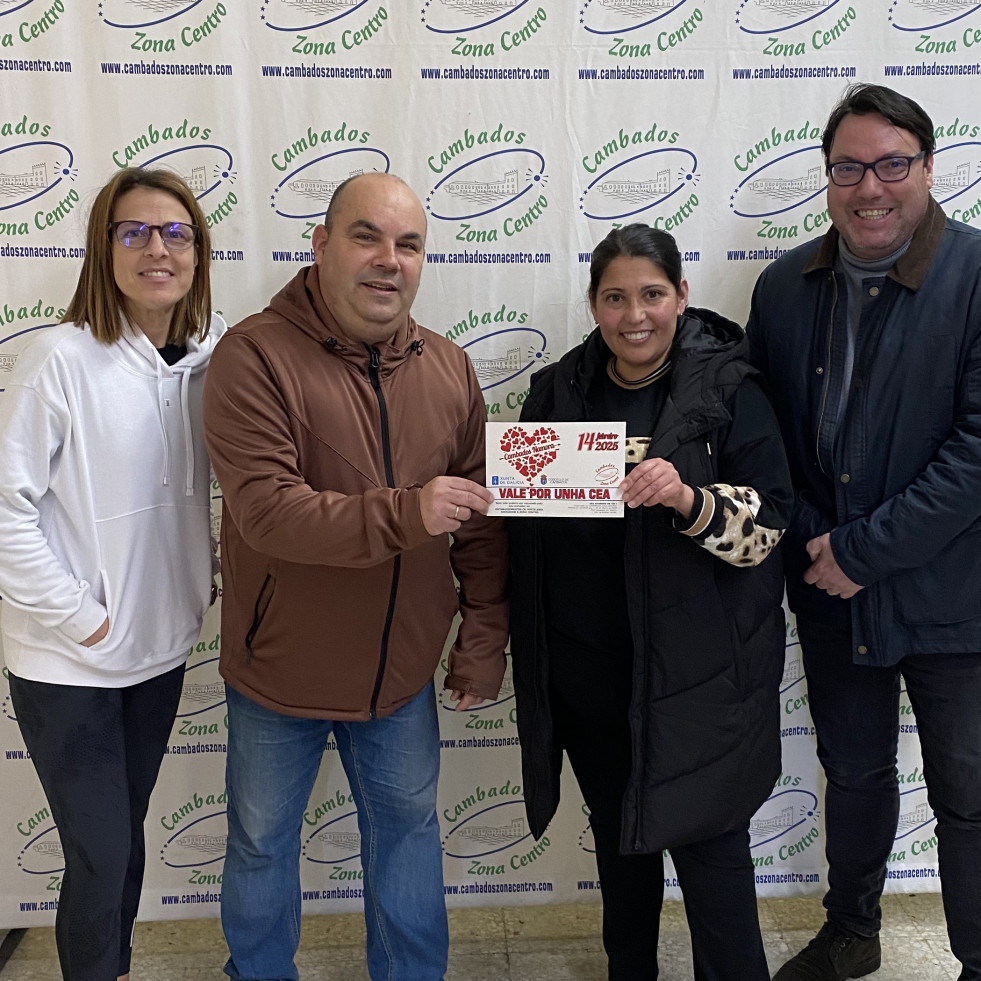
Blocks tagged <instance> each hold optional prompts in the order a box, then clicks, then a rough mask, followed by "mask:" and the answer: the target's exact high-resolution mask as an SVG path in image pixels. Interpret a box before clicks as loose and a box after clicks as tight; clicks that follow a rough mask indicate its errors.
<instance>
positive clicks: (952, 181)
mask: <svg viewBox="0 0 981 981" xmlns="http://www.w3.org/2000/svg"><path fill="white" fill-rule="evenodd" d="M979 183H981V143H978V142H966V143H953V144H951V145H949V146H944V147H940V148H939V149H938V150H937V151H936V153H934V155H933V187H931V188H930V193H931V194H932V195H933V196H934V198H936V200H937V203H938V204H942V205H944V210H945V211H946V212H947V213H948V214H949V215H950V216H951V217H952V218H954V219H955V220H956V221H965V222H966V221H970V219H971V218H977V217H978V216H979V215H981V197H979V192H978V191H977V190H975V191H974V193H973V194H972V195H970V196H969V197H967V198H962V197H961V195H963V194H965V193H966V192H968V191H970V190H972V189H974V188H976V187H977V185H978V184H979ZM958 199H960V200H958ZM952 202H955V203H953V204H952ZM964 209H968V210H964Z"/></svg>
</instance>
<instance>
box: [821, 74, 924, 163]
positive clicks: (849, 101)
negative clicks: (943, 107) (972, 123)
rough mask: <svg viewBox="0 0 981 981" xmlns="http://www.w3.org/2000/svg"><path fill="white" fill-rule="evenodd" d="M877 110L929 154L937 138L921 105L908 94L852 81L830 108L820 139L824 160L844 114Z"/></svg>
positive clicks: (864, 113)
mask: <svg viewBox="0 0 981 981" xmlns="http://www.w3.org/2000/svg"><path fill="white" fill-rule="evenodd" d="M873 113H874V114H877V115H879V116H882V117H883V118H885V119H887V120H888V121H889V122H890V123H892V124H893V126H895V127H896V128H897V129H905V130H906V131H907V132H909V133H912V134H913V135H914V136H915V137H916V138H917V140H919V143H920V149H921V150H923V151H924V152H925V153H926V155H927V156H928V157H929V156H930V155H931V154H932V153H933V151H934V150H935V149H936V146H937V141H936V138H935V137H934V135H933V120H931V119H930V117H929V116H928V115H927V114H926V112H925V111H924V109H923V107H922V106H921V105H920V104H919V103H917V102H914V101H913V100H912V99H911V98H909V96H905V95H902V94H900V93H899V92H896V91H895V90H894V89H890V88H886V86H885V85H873V84H872V83H871V82H856V83H855V84H854V85H849V86H848V88H847V89H845V94H844V95H843V96H842V97H841V99H840V100H839V101H838V104H837V105H836V106H835V107H834V109H832V110H831V115H830V116H828V122H827V125H826V126H825V127H824V136H823V138H822V139H821V152H822V153H823V154H824V162H825V163H827V162H828V157H829V156H830V154H831V144H832V143H833V142H834V139H835V133H836V132H837V131H838V127H839V126H840V125H841V121H842V120H843V119H844V118H845V116H848V115H855V116H868V115H871V114H873Z"/></svg>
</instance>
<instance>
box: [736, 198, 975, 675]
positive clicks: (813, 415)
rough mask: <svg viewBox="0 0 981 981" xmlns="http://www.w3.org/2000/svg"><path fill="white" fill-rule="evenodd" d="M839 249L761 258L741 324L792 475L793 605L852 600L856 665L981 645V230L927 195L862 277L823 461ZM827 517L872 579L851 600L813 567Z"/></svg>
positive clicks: (812, 245)
mask: <svg viewBox="0 0 981 981" xmlns="http://www.w3.org/2000/svg"><path fill="white" fill-rule="evenodd" d="M837 249H838V233H837V231H835V230H834V229H832V230H831V231H830V232H829V233H828V234H827V235H826V236H824V237H823V238H822V239H817V240H814V241H811V242H807V243H805V244H804V245H801V246H799V247H798V248H796V249H794V250H792V251H791V252H789V253H787V254H786V255H784V256H782V257H781V258H779V259H777V260H776V261H775V262H774V263H773V264H772V265H770V266H769V267H768V268H767V269H765V270H764V271H763V273H762V275H761V276H760V278H759V281H758V282H757V284H756V289H755V291H754V294H753V306H752V312H751V314H750V320H749V324H748V326H747V332H748V334H749V340H750V350H751V359H752V361H753V362H754V364H755V365H756V366H757V367H758V368H759V369H760V371H761V372H762V373H763V374H764V376H765V377H766V378H767V380H768V382H769V385H770V391H771V397H772V401H773V405H774V408H775V409H776V412H777V416H778V418H779V420H780V425H781V429H782V432H783V436H784V443H785V445H786V448H787V455H788V457H789V460H790V467H791V474H792V476H793V481H794V490H795V505H794V514H793V519H792V521H791V526H790V528H789V529H788V531H787V533H786V535H785V536H784V542H783V547H784V561H785V564H786V569H787V594H788V599H789V601H790V606H791V609H793V610H794V612H795V613H797V614H798V615H800V616H806V617H808V618H815V619H819V620H821V621H823V622H827V623H838V624H847V622H848V619H849V617H848V612H849V610H850V612H851V617H850V620H851V630H852V655H853V660H854V661H855V663H857V664H868V665H890V664H895V663H897V662H898V661H899V660H900V659H901V658H902V657H904V656H905V655H907V654H914V653H950V654H954V653H965V652H974V651H981V232H979V231H978V230H977V229H974V228H971V227H970V226H968V225H964V224H961V223H960V222H956V221H951V220H950V219H948V218H947V217H946V216H945V215H944V212H943V210H942V209H941V208H940V206H939V205H938V204H936V203H935V202H934V200H933V199H932V198H930V200H929V202H928V207H927V211H926V214H925V215H924V217H923V219H922V220H921V222H920V224H919V225H918V226H917V228H916V230H915V232H914V234H913V238H912V241H911V243H910V246H909V248H908V249H907V251H906V252H905V253H904V254H903V255H902V256H901V257H900V259H899V260H898V261H897V262H896V263H895V265H894V266H893V267H892V269H890V270H889V272H888V273H887V274H886V275H884V276H880V277H870V278H867V279H865V280H864V287H863V288H864V290H865V291H866V300H865V304H864V305H863V313H862V317H861V322H860V325H859V330H858V336H857V340H856V345H855V363H854V370H853V374H852V378H851V385H850V389H849V393H848V402H847V405H846V408H845V410H844V413H843V415H842V418H841V420H840V423H839V426H838V430H837V434H836V435H835V438H834V441H833V444H832V443H830V442H828V443H827V444H825V445H827V447H828V451H827V454H824V453H821V454H820V456H821V458H822V459H823V460H824V463H823V465H822V459H819V449H818V433H819V430H820V428H821V425H822V420H823V419H824V417H825V414H826V412H827V411H829V409H828V405H829V404H831V403H833V401H834V395H833V392H834V391H835V384H836V382H840V380H841V374H840V372H841V364H842V359H843V354H842V352H843V346H842V344H843V338H844V335H845V330H846V313H847V306H848V301H847V297H846V295H845V294H846V289H845V285H844V281H843V278H841V277H839V276H836V275H835V272H834V262H835V256H836V254H837ZM829 391H830V392H831V393H832V395H831V397H830V398H829V397H828V394H829ZM825 532H830V533H831V548H832V551H833V553H834V556H835V559H836V560H837V562H838V564H839V566H840V567H841V569H842V571H844V573H845V574H846V575H847V576H848V577H849V578H850V579H851V580H852V581H853V582H856V583H858V584H860V585H862V586H863V587H865V588H864V589H862V590H861V591H859V592H858V593H857V594H856V595H855V596H854V597H853V598H852V599H850V600H842V599H840V598H838V597H831V596H828V595H827V594H826V593H824V592H823V591H822V590H819V589H818V588H817V587H815V586H810V585H807V584H806V583H805V582H804V581H803V578H802V577H803V574H804V571H805V570H806V569H807V567H808V566H809V565H810V559H809V558H808V555H807V552H806V549H805V546H806V544H807V542H808V541H809V540H810V539H811V538H814V537H816V536H818V535H821V534H824V533H825Z"/></svg>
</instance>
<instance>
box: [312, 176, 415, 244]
mask: <svg viewBox="0 0 981 981" xmlns="http://www.w3.org/2000/svg"><path fill="white" fill-rule="evenodd" d="M359 181H369V182H370V181H378V182H379V184H384V183H386V182H388V181H397V182H398V183H399V184H401V185H402V186H403V187H404V188H405V189H406V190H407V191H408V192H409V193H410V194H411V195H412V196H413V197H415V192H414V191H413V190H412V188H411V187H409V185H408V184H406V182H405V181H404V180H402V178H401V177H399V176H398V175H397V174H384V173H377V172H372V173H368V174H355V175H354V176H353V177H348V178H347V180H343V181H341V183H340V184H338V185H337V187H336V188H335V190H334V193H333V194H332V195H331V198H330V201H329V203H328V204H327V213H326V214H325V215H324V226H325V227H326V229H327V231H328V232H329V231H330V230H331V228H332V226H333V224H334V217H335V215H336V213H337V209H338V208H339V207H340V206H341V203H342V202H343V200H344V196H345V194H347V192H348V191H349V190H350V188H351V187H352V186H353V185H355V184H357V183H358V182H359ZM416 200H417V201H418V198H416ZM419 207H420V208H422V205H421V204H420V205H419ZM423 220H424V221H425V212H423Z"/></svg>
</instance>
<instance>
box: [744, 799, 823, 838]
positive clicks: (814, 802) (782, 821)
mask: <svg viewBox="0 0 981 981" xmlns="http://www.w3.org/2000/svg"><path fill="white" fill-rule="evenodd" d="M817 813H818V799H817V796H816V795H815V794H812V793H811V791H809V790H800V789H799V788H794V789H793V790H781V791H780V792H779V793H776V794H774V795H773V796H772V797H770V798H769V799H768V800H766V801H764V803H763V806H762V807H761V808H760V809H759V810H758V811H757V812H756V813H755V814H754V815H753V820H752V821H750V822H749V847H750V848H759V847H760V846H761V845H768V844H769V843H770V842H771V841H776V840H777V839H778V838H782V837H783V836H784V835H788V834H790V833H791V832H792V831H793V830H794V829H795V828H799V827H800V826H801V825H802V824H806V823H807V822H808V821H814V820H816V818H817Z"/></svg>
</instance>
